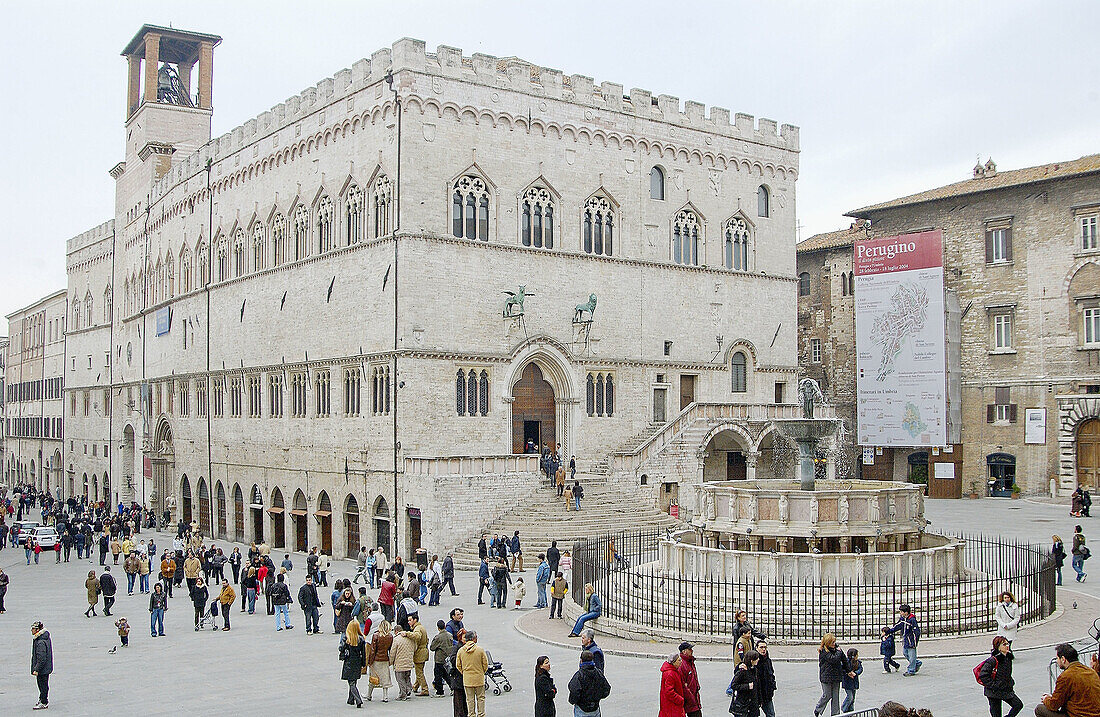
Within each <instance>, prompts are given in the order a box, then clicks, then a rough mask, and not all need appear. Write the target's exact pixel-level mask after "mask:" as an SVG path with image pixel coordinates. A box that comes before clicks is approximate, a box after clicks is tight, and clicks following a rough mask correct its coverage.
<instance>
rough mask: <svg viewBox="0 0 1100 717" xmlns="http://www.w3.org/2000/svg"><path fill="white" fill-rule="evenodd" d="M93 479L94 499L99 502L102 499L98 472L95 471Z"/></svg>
mask: <svg viewBox="0 0 1100 717" xmlns="http://www.w3.org/2000/svg"><path fill="white" fill-rule="evenodd" d="M91 480H92V501H93V502H95V503H98V502H99V501H100V497H99V478H97V477H96V474H95V473H93V474H92V478H91Z"/></svg>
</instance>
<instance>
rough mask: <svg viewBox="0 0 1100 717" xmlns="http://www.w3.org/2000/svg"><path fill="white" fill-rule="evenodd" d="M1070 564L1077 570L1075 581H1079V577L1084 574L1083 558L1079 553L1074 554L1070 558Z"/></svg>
mask: <svg viewBox="0 0 1100 717" xmlns="http://www.w3.org/2000/svg"><path fill="white" fill-rule="evenodd" d="M1070 565H1072V566H1073V569H1074V570H1075V571H1077V582H1081V577H1082V576H1083V575H1084V574H1085V559H1084V558H1082V557H1081V556H1080V555H1074V556H1073V559H1072V560H1070Z"/></svg>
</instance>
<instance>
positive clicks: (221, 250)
mask: <svg viewBox="0 0 1100 717" xmlns="http://www.w3.org/2000/svg"><path fill="white" fill-rule="evenodd" d="M217 246H218V255H217V257H216V261H217V267H218V281H225V280H226V279H228V278H229V242H228V241H227V240H226V239H225V237H222V238H221V239H219V240H218V245H217Z"/></svg>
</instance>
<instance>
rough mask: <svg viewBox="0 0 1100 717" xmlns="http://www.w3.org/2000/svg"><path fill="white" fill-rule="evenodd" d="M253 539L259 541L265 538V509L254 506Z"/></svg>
mask: <svg viewBox="0 0 1100 717" xmlns="http://www.w3.org/2000/svg"><path fill="white" fill-rule="evenodd" d="M252 536H253V537H252V539H253V540H254V541H255V542H257V543H262V542H263V540H264V509H263V508H257V507H255V506H253V508H252Z"/></svg>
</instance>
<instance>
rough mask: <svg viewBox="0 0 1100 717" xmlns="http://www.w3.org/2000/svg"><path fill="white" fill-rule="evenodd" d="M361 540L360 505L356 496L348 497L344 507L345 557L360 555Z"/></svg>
mask: <svg viewBox="0 0 1100 717" xmlns="http://www.w3.org/2000/svg"><path fill="white" fill-rule="evenodd" d="M360 542H361V538H360V536H359V503H358V502H356V500H355V496H354V495H349V496H348V501H347V503H346V504H345V505H344V543H345V546H346V547H345V555H347V556H348V557H349V558H354V557H355V556H356V555H358V554H359V547H360Z"/></svg>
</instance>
